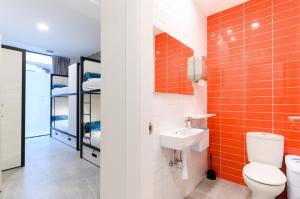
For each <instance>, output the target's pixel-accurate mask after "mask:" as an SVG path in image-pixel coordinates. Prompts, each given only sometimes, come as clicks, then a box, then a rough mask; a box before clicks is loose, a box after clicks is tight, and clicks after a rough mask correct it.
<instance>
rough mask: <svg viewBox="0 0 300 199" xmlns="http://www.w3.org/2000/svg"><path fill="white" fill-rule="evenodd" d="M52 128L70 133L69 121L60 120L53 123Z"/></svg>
mask: <svg viewBox="0 0 300 199" xmlns="http://www.w3.org/2000/svg"><path fill="white" fill-rule="evenodd" d="M52 127H54V128H56V129H58V130H61V131H63V132H68V131H69V120H58V121H53V122H52Z"/></svg>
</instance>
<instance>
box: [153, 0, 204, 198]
mask: <svg viewBox="0 0 300 199" xmlns="http://www.w3.org/2000/svg"><path fill="white" fill-rule="evenodd" d="M206 23H207V22H206V17H204V15H202V14H201V12H200V11H199V10H198V7H197V6H196V4H195V2H194V0H154V25H155V26H156V27H158V28H159V29H161V30H163V31H165V32H167V33H168V34H170V35H171V36H173V37H175V38H176V39H178V40H180V41H181V42H183V43H185V44H186V45H188V46H189V47H191V48H193V49H194V53H195V56H206V54H207V52H206V44H207V39H206V31H207V25H206ZM206 88H207V87H206V84H204V86H201V87H195V95H194V96H184V95H174V94H155V95H154V98H153V123H154V134H155V135H154V136H155V143H154V146H153V147H154V148H153V150H154V152H155V159H154V163H155V185H154V191H155V193H154V198H155V199H183V198H184V197H186V196H187V195H189V194H190V193H191V192H192V191H193V190H194V188H195V187H196V185H197V184H198V183H199V182H200V181H201V180H202V178H203V177H204V176H205V172H206V168H207V152H206V151H205V152H202V153H197V152H189V153H188V168H189V177H190V178H189V180H187V181H183V180H181V172H180V171H175V172H174V171H172V170H171V169H170V167H169V161H170V160H171V158H172V152H171V151H169V150H166V149H162V148H161V147H160V140H159V134H160V133H161V132H165V131H170V130H174V129H178V128H183V127H184V126H185V123H184V116H185V115H187V114H201V113H206V110H207V108H206V107H207V105H206V104H207V97H206V96H207V94H206V93H207V92H206V90H207V89H206Z"/></svg>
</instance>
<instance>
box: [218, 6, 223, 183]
mask: <svg viewBox="0 0 300 199" xmlns="http://www.w3.org/2000/svg"><path fill="white" fill-rule="evenodd" d="M219 17H220V19H219V31H220V33H219V34H220V35H219V37H220V39H221V41H220V42H219V49H220V52H219V56H220V57H219V64H220V65H219V67H220V79H221V80H220V98H219V99H220V115H222V108H221V107H222V100H221V99H222V92H221V91H222V60H221V59H222V43H223V42H222V40H223V37H222V31H221V30H222V12H220V14H219ZM221 124H222V117H220V132H219V133H220V160H219V164H220V178H221V174H222V172H221V171H222V161H221V157H222V125H221Z"/></svg>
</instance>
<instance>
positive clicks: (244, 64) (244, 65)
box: [243, 1, 246, 165]
mask: <svg viewBox="0 0 300 199" xmlns="http://www.w3.org/2000/svg"><path fill="white" fill-rule="evenodd" d="M245 36H246V34H245V1H244V3H243V67H244V126H243V130H244V145H245V146H246V132H245V131H246V81H245V79H246V62H245V50H246V49H245V42H246V39H245ZM243 163H244V165H245V164H246V147H245V148H244V162H243Z"/></svg>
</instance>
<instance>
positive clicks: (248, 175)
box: [243, 132, 286, 199]
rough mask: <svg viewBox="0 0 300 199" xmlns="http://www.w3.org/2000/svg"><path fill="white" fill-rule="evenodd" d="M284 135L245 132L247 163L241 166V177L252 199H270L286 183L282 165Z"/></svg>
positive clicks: (277, 193)
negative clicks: (250, 192)
mask: <svg viewBox="0 0 300 199" xmlns="http://www.w3.org/2000/svg"><path fill="white" fill-rule="evenodd" d="M283 152H284V137H283V136H281V135H276V134H271V133H262V132H249V133H247V154H248V160H249V162H250V163H249V164H247V165H245V166H244V168H243V178H244V181H245V183H246V184H247V185H248V187H249V189H250V190H251V191H252V198H253V199H254V198H255V199H271V198H275V197H276V196H278V195H279V194H280V193H281V192H283V190H284V188H285V183H286V177H285V175H284V173H283V172H282V171H281V170H280V169H279V168H281V167H282V161H283Z"/></svg>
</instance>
